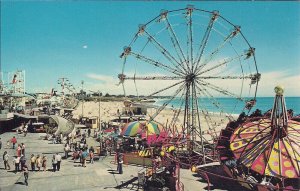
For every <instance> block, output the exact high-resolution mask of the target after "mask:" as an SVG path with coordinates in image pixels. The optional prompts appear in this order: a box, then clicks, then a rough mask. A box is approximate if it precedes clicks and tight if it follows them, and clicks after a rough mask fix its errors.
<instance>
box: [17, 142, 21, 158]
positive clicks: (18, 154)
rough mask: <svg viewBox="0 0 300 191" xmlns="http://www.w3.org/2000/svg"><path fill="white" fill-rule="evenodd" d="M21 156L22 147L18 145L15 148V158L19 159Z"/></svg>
mask: <svg viewBox="0 0 300 191" xmlns="http://www.w3.org/2000/svg"><path fill="white" fill-rule="evenodd" d="M21 154H22V147H21V145H20V144H18V147H17V156H18V157H21Z"/></svg>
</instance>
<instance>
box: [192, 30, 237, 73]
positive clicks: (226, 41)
mask: <svg viewBox="0 0 300 191" xmlns="http://www.w3.org/2000/svg"><path fill="white" fill-rule="evenodd" d="M239 32H240V27H238V26H235V29H234V31H233V32H231V33H230V34H229V35H228V36H227V37H226V38H225V39H224V41H223V42H222V43H221V44H220V45H219V46H217V48H216V49H215V50H214V51H212V52H211V53H210V54H209V56H208V58H206V59H205V60H204V62H203V63H201V64H200V65H198V67H197V68H196V69H195V72H196V73H198V72H199V70H201V69H202V68H204V67H205V66H206V65H207V64H208V63H209V62H210V61H211V60H212V59H213V58H214V57H215V56H216V55H217V53H218V52H219V51H220V50H221V49H222V48H223V47H224V46H225V45H226V44H227V43H229V42H230V41H231V40H232V39H233V38H234V37H236V36H237V34H238V33H239Z"/></svg>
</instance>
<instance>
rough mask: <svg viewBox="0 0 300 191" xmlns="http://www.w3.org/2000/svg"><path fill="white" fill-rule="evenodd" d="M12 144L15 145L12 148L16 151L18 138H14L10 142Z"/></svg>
mask: <svg viewBox="0 0 300 191" xmlns="http://www.w3.org/2000/svg"><path fill="white" fill-rule="evenodd" d="M10 142H12V144H13V145H12V146H13V147H12V148H13V149H15V145H16V143H17V139H16V137H15V136H13V138H12V139H11V140H10Z"/></svg>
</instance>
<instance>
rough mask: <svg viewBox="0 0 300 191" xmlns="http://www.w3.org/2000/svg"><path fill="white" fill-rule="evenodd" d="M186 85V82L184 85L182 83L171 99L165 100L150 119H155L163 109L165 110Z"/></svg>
mask: <svg viewBox="0 0 300 191" xmlns="http://www.w3.org/2000/svg"><path fill="white" fill-rule="evenodd" d="M184 85H185V84H183V85H181V86H180V87H179V88H178V89H177V90H176V91H175V93H174V94H173V96H172V97H170V99H169V100H167V101H166V102H164V103H163V105H162V106H160V107H159V108H158V110H157V111H156V112H155V113H154V114H153V115H152V116H150V119H149V121H153V120H154V118H155V117H156V116H157V115H158V114H159V113H160V112H161V111H162V110H164V109H165V108H166V107H167V105H168V104H169V103H170V102H171V101H172V100H173V99H174V98H175V97H176V96H177V95H178V94H179V93H180V92H181V91H182V88H184Z"/></svg>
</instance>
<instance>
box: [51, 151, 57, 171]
mask: <svg viewBox="0 0 300 191" xmlns="http://www.w3.org/2000/svg"><path fill="white" fill-rule="evenodd" d="M56 166H57V160H56V158H55V155H53V157H52V168H53V170H52V172H55V171H56Z"/></svg>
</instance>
